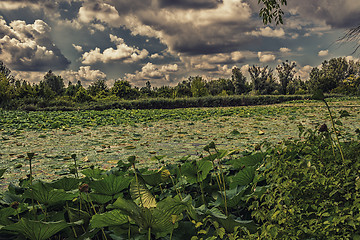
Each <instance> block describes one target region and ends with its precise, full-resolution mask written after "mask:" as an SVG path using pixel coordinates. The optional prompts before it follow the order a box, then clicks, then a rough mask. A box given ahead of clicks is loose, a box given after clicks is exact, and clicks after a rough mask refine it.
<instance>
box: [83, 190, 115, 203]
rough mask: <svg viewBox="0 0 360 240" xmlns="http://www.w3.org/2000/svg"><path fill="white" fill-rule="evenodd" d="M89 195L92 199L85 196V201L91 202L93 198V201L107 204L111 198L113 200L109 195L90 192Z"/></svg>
mask: <svg viewBox="0 0 360 240" xmlns="http://www.w3.org/2000/svg"><path fill="white" fill-rule="evenodd" d="M89 196H90V199H87V198H85V201H88V202H90V200H91V201H93V202H97V203H100V204H105V203H107V202H110V201H111V200H113V197H112V196H109V195H103V194H97V193H90V194H89ZM115 196H116V195H115Z"/></svg>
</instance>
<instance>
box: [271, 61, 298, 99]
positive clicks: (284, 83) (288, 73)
mask: <svg viewBox="0 0 360 240" xmlns="http://www.w3.org/2000/svg"><path fill="white" fill-rule="evenodd" d="M295 67H296V64H295V62H292V63H289V61H288V60H286V61H285V62H282V65H278V66H277V67H276V70H277V72H278V76H279V81H280V93H281V94H284V95H286V94H287V92H288V90H287V87H288V85H289V83H290V82H292V81H293V78H294V75H295V69H294V68H295Z"/></svg>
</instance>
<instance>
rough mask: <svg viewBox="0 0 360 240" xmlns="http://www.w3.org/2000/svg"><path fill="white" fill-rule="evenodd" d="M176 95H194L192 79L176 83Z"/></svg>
mask: <svg viewBox="0 0 360 240" xmlns="http://www.w3.org/2000/svg"><path fill="white" fill-rule="evenodd" d="M175 97H178V98H181V97H192V92H191V82H190V80H184V81H182V82H179V83H178V85H176V87H175Z"/></svg>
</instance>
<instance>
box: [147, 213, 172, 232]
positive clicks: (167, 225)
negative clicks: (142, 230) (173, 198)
mask: <svg viewBox="0 0 360 240" xmlns="http://www.w3.org/2000/svg"><path fill="white" fill-rule="evenodd" d="M150 211H151V213H152V221H151V224H150V227H151V232H152V233H155V234H156V238H160V237H165V236H166V235H168V234H169V233H171V231H172V230H173V229H174V227H175V226H174V224H173V223H172V222H171V215H169V214H168V213H166V212H165V211H163V210H162V209H158V208H154V209H151V210H150Z"/></svg>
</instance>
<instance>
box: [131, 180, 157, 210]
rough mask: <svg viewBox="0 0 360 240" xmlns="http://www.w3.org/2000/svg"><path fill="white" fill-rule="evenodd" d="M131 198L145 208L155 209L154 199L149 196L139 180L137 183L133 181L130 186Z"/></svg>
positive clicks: (148, 192)
mask: <svg viewBox="0 0 360 240" xmlns="http://www.w3.org/2000/svg"><path fill="white" fill-rule="evenodd" d="M130 194H131V198H132V199H133V200H134V201H135V202H137V203H138V204H140V206H143V207H145V208H152V207H156V200H155V197H154V196H153V195H152V194H151V192H150V191H149V189H148V188H147V187H146V184H145V183H144V182H143V181H142V180H141V179H139V180H138V182H136V181H135V180H134V181H132V182H131V184H130Z"/></svg>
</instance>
